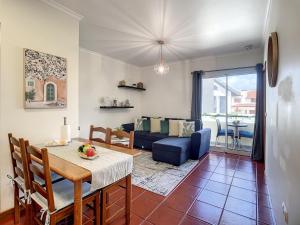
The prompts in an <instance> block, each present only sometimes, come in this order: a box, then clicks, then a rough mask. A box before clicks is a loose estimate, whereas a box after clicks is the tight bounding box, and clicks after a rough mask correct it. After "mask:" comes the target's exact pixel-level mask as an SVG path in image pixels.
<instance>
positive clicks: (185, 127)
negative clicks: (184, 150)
mask: <svg viewBox="0 0 300 225" xmlns="http://www.w3.org/2000/svg"><path fill="white" fill-rule="evenodd" d="M194 132H195V121H189V122H188V121H179V135H178V136H179V137H190V136H191V135H192V133H194Z"/></svg>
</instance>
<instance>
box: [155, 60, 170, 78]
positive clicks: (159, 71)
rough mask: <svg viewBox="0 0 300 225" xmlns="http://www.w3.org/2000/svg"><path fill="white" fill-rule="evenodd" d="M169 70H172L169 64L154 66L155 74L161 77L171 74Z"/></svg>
mask: <svg viewBox="0 0 300 225" xmlns="http://www.w3.org/2000/svg"><path fill="white" fill-rule="evenodd" d="M169 70H170V67H169V66H168V64H165V63H163V62H161V63H159V64H156V65H155V66H154V71H155V73H157V74H160V75H164V74H167V73H168V72H169Z"/></svg>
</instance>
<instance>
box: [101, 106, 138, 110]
mask: <svg viewBox="0 0 300 225" xmlns="http://www.w3.org/2000/svg"><path fill="white" fill-rule="evenodd" d="M132 108H134V106H100V109H132Z"/></svg>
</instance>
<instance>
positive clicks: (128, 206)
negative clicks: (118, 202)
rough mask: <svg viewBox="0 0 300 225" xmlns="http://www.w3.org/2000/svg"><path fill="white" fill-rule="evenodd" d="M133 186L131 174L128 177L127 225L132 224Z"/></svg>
mask: <svg viewBox="0 0 300 225" xmlns="http://www.w3.org/2000/svg"><path fill="white" fill-rule="evenodd" d="M131 192H132V186H131V175H128V176H127V177H126V206H125V212H126V225H130V211H131V194H132V193H131Z"/></svg>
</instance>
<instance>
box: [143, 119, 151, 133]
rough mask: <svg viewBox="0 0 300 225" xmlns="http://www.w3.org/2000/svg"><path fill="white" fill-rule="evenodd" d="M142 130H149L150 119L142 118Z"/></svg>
mask: <svg viewBox="0 0 300 225" xmlns="http://www.w3.org/2000/svg"><path fill="white" fill-rule="evenodd" d="M143 130H144V131H146V132H150V119H145V120H143Z"/></svg>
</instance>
